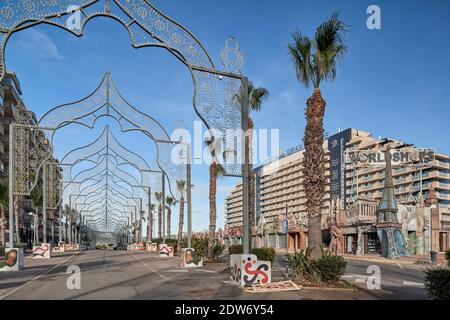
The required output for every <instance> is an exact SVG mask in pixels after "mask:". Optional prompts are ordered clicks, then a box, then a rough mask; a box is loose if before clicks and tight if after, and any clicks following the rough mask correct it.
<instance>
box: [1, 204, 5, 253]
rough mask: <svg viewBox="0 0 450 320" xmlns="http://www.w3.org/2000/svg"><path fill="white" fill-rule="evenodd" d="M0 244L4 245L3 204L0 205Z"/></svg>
mask: <svg viewBox="0 0 450 320" xmlns="http://www.w3.org/2000/svg"><path fill="white" fill-rule="evenodd" d="M0 239H1V242H0V245H1V246H2V247H4V246H6V214H5V211H4V209H3V205H0Z"/></svg>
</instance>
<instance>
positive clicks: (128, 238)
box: [126, 217, 130, 244]
mask: <svg viewBox="0 0 450 320" xmlns="http://www.w3.org/2000/svg"><path fill="white" fill-rule="evenodd" d="M127 220H128V224H127V230H126V231H127V244H130V229H129V226H130V217H127Z"/></svg>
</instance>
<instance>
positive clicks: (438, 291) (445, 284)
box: [424, 266, 450, 300]
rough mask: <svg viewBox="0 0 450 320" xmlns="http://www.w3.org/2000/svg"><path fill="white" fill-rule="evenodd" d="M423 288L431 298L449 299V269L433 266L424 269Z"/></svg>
mask: <svg viewBox="0 0 450 320" xmlns="http://www.w3.org/2000/svg"><path fill="white" fill-rule="evenodd" d="M424 274H425V290H426V291H427V294H428V297H429V298H430V299H433V300H450V269H449V268H446V267H441V266H439V267H435V268H431V269H427V270H426V271H424Z"/></svg>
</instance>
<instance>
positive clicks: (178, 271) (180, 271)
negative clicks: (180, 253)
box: [164, 270, 189, 273]
mask: <svg viewBox="0 0 450 320" xmlns="http://www.w3.org/2000/svg"><path fill="white" fill-rule="evenodd" d="M164 272H169V273H186V272H189V271H187V270H164Z"/></svg>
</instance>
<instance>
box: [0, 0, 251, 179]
mask: <svg viewBox="0 0 450 320" xmlns="http://www.w3.org/2000/svg"><path fill="white" fill-rule="evenodd" d="M75 2H76V1H74V0H40V1H34V0H17V1H5V2H4V3H3V4H0V42H1V46H0V80H1V79H2V78H3V76H4V73H5V63H4V62H5V61H4V54H3V53H4V49H5V46H6V44H7V42H8V40H9V38H10V37H11V35H12V34H13V33H15V32H19V31H21V30H24V29H26V28H29V27H32V26H35V25H38V24H50V25H54V26H58V27H60V28H62V29H65V30H67V31H69V32H71V33H73V34H74V35H77V36H81V35H82V34H83V31H84V27H85V25H86V23H87V22H88V21H89V20H90V19H93V18H95V17H99V16H106V17H110V18H112V19H114V20H116V21H118V22H119V23H121V24H122V25H123V26H124V27H125V28H126V30H127V31H128V33H129V35H130V39H131V43H132V46H133V47H134V48H142V47H149V46H153V47H161V48H165V49H167V50H168V51H169V52H170V53H172V54H173V55H174V56H175V57H176V58H177V59H178V60H180V61H181V62H182V63H184V64H185V65H186V66H187V67H188V69H189V71H190V72H191V74H192V79H193V82H194V99H193V107H194V110H195V112H196V113H197V114H198V116H199V117H200V118H201V119H202V121H203V122H204V123H205V125H206V126H207V127H208V128H214V129H216V130H218V131H221V132H222V135H223V136H224V140H226V139H227V137H226V134H225V133H226V130H227V129H231V130H239V129H240V128H241V112H240V107H239V103H238V102H236V99H235V97H236V96H237V95H239V92H240V88H241V80H242V76H241V74H240V68H241V67H242V63H243V58H242V54H241V53H240V50H239V46H238V45H237V42H236V41H235V40H234V39H229V40H227V44H226V47H225V49H224V50H223V51H222V53H221V58H222V61H223V62H224V65H225V68H226V70H227V71H228V72H222V71H219V70H217V69H216V67H215V65H214V63H213V61H212V59H211V57H210V55H209V54H208V52H207V51H206V49H205V47H204V46H203V45H202V44H201V42H200V41H199V40H198V39H197V38H196V37H195V36H194V35H193V34H192V33H191V32H189V31H188V30H187V29H186V28H185V27H183V26H182V25H181V24H179V23H177V22H175V21H174V20H172V19H170V18H169V17H167V16H166V15H164V14H163V13H161V12H160V11H159V10H157V9H156V8H155V7H154V6H153V5H151V4H150V2H149V1H147V0H114V1H108V0H106V2H105V1H104V0H79V1H77V2H76V3H75ZM222 80H224V81H223V82H224V83H221V82H222ZM240 144H241V140H240V139H234V138H233V141H231V142H230V141H228V143H226V145H227V146H228V150H226V151H227V154H232V155H233V157H228V158H229V159H227V161H226V162H225V163H224V164H223V167H224V169H225V173H226V174H227V175H233V176H240V175H241V166H240V165H239V161H240V160H239V159H238V158H236V154H237V153H238V152H240V150H241V146H240ZM231 149H232V150H231ZM230 158H231V159H236V161H234V160H231V159H230Z"/></svg>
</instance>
